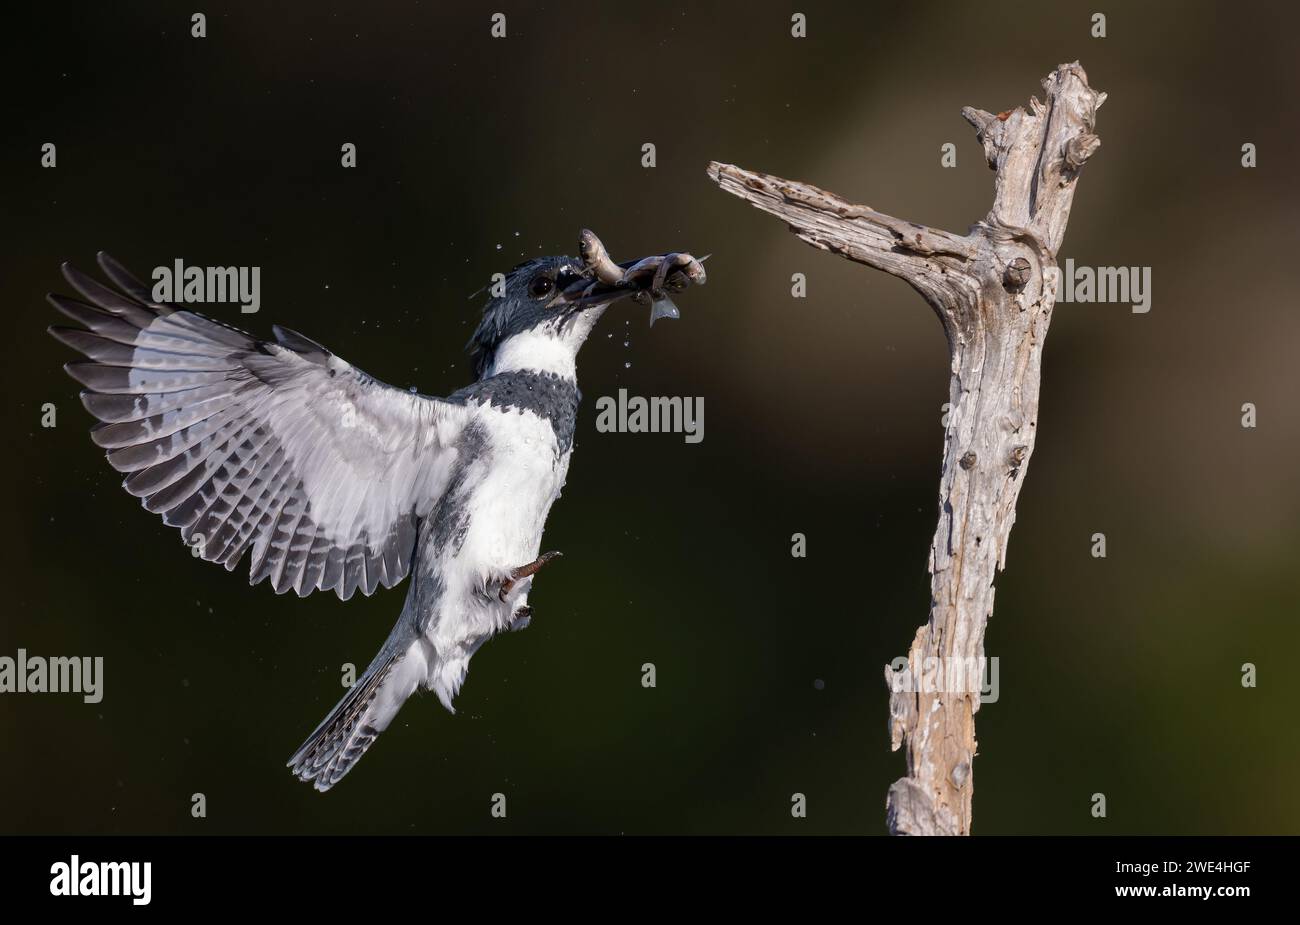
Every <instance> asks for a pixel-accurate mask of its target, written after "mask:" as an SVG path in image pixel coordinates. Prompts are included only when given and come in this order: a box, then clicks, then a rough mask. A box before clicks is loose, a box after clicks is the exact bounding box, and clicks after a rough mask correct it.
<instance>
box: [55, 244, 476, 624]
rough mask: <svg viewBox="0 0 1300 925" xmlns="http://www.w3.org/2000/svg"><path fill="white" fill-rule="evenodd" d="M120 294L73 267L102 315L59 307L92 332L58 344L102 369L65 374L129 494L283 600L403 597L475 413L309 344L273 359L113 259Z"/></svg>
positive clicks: (267, 346) (296, 342)
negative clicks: (159, 295)
mask: <svg viewBox="0 0 1300 925" xmlns="http://www.w3.org/2000/svg"><path fill="white" fill-rule="evenodd" d="M99 265H100V267H101V268H102V269H103V271H104V273H105V274H107V276H108V278H109V279H110V280H111V281H112V282H113V283H114V284H116V286H117V287H118V288H119V289H120V290H121V292H117V291H114V290H112V289H109V288H106V287H105V286H102V285H100V284H99V283H97V282H96V281H94V280H93V279H91V278H89V277H88V276H85V275H84V274H82V273H79V272H78V271H76V270H74V269H72V268H71V267H69V266H67V265H66V264H65V265H64V268H63V273H64V276H65V277H66V278H67V280H68V282H69V283H71V284H72V286H73V287H74V288H76V290H77V291H78V292H79V293H80V294H81V295H82V296H83V297H84V298H85V299H86V300H88V302H89V303H90V304H87V303H86V302H81V301H78V300H76V299H71V298H66V297H63V296H58V295H51V296H50V297H49V299H50V302H51V303H52V304H53V305H54V307H55V308H57V309H58V310H59V311H61V312H62V313H63V314H65V315H67V316H68V317H70V318H73V319H74V320H76V321H78V322H80V323H81V324H82V325H84V326H85V328H84V329H83V328H67V327H53V328H51V329H50V333H51V334H53V335H54V336H55V337H56V338H58V339H59V340H60V341H62V342H63V343H65V344H67V345H68V346H70V347H72V348H73V349H75V350H78V351H80V352H81V353H83V354H85V355H86V357H87V358H89V360H90V362H86V363H80V362H79V363H69V364H68V365H67V366H66V367H65V369H67V371H68V373H69V374H70V375H71V376H72V377H73V378H74V379H76V380H77V381H78V382H80V383H81V384H82V385H84V386H85V387H86V389H85V391H83V392H82V393H81V400H82V403H83V404H84V405H85V406H86V408H87V409H88V410H89V411H90V413H91V414H93V415H94V416H95V417H96V418H98V419H99V421H100V422H101V423H99V424H97V425H95V427H94V428H93V429H92V431H91V437H92V439H93V440H94V441H95V443H97V444H98V445H99V446H101V447H104V448H105V449H106V450H108V461H109V462H110V463H111V464H112V465H113V467H114V468H115V469H117V470H118V471H119V472H124V473H127V478H126V481H125V482H124V483H123V487H125V488H126V490H127V491H128V492H130V493H131V494H132V495H135V496H136V497H139V498H141V499H142V500H143V503H144V506H145V508H146V509H147V510H150V511H153V512H154V513H157V514H161V515H162V516H163V520H164V521H165V522H166V523H168V524H170V525H172V526H174V527H179V528H180V529H181V532H182V535H183V536H184V538H185V541H186V543H187V544H189V545H190V546H191V547H192V549H193V550H194V552H195V554H196V555H201V556H202V557H203V558H204V559H207V560H209V561H211V562H220V563H221V564H223V565H224V566H225V567H226V569H227V570H233V569H234V568H235V566H236V565H237V564H238V563H239V561H240V559H241V558H242V557H243V555H244V553H245V551H247V550H250V549H251V550H252V557H251V565H250V583H253V584H256V583H257V582H259V581H261V580H262V579H264V578H269V579H270V580H271V585H272V586H273V587H274V588H275V591H276V593H277V594H278V593H282V592H284V591H288V590H289V589H290V588H292V589H293V590H294V591H296V592H297V593H298V594H299V595H300V596H305V595H307V594H309V593H311V592H312V591H313V590H315V589H317V588H320V589H333V590H334V591H335V592H337V593H338V595H339V597H340V598H342V599H344V600H347V599H348V598H349V597H351V596H352V593H353V592H354V591H356V590H357V589H358V588H359V589H361V591H362V592H363V593H365V594H371V593H372V592H373V591H374V590H375V588H377V587H378V586H379V585H383V586H384V587H392V586H393V585H394V584H396V583H397V582H399V581H401V580H402V579H403V578H404V577H406V575H407V573H408V572H410V569H411V558H412V555H413V553H414V550H415V543H416V529H417V524H418V521H419V518H420V517H421V516H423V515H425V514H427V513H428V512H429V510H430V509H431V508H432V506H433V505H434V503H436V501H437V500H438V498H439V497H440V496H441V494H442V492H443V490H444V489H445V487H446V484H447V479H448V473H449V470H450V468H451V466H452V464H453V463H454V461H455V457H456V453H457V450H456V446H455V444H456V440H457V437H458V436H459V434H460V432H461V430H462V428H463V426H464V424H465V422H466V418H467V414H468V410H467V409H466V408H465V407H464V406H463V405H458V404H454V403H450V402H446V401H443V400H441V399H437V398H430V397H427V396H422V395H416V394H413V393H410V392H405V391H402V390H401V389H395V388H393V387H392V386H388V385H385V384H383V383H381V382H378V381H376V380H375V379H373V378H371V377H370V376H368V375H366V374H365V373H363V372H361V371H360V370H358V369H355V368H354V367H352V366H351V365H349V364H348V363H345V362H344V361H343V360H341V359H339V358H338V357H336V356H334V354H332V353H330V352H329V351H328V350H326V349H325V348H324V347H322V346H321V345H320V344H317V343H315V342H314V341H311V340H308V339H307V338H305V337H303V336H302V335H300V334H296V333H294V332H293V331H289V330H286V329H284V328H280V327H276V328H275V329H274V330H275V337H276V340H275V342H274V343H272V342H267V341H259V340H256V339H254V338H253V337H250V336H249V335H248V334H246V333H244V332H243V331H240V330H238V329H237V328H233V327H231V326H229V325H225V324H222V323H221V322H218V321H214V320H213V319H211V318H206V317H204V316H203V315H200V314H197V313H195V312H190V311H185V310H181V309H178V308H176V307H175V306H171V305H162V304H158V303H156V302H153V301H152V296H151V294H150V292H149V290H148V289H147V288H146V287H145V285H144V284H143V283H141V282H139V281H138V280H136V279H134V278H133V277H132V276H131V275H130V274H129V273H127V272H126V271H125V270H124V269H122V267H121V266H120V265H119V264H118V263H117V262H116V261H114V260H113V259H112V258H111V257H109V256H108V255H106V254H102V253H101V254H100V255H99Z"/></svg>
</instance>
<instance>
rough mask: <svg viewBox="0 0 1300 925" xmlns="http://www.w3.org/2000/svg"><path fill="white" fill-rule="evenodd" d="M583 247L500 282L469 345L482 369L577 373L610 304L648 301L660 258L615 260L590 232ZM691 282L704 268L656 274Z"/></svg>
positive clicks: (672, 282) (522, 267)
mask: <svg viewBox="0 0 1300 925" xmlns="http://www.w3.org/2000/svg"><path fill="white" fill-rule="evenodd" d="M580 250H581V252H582V256H580V257H537V258H535V259H533V260H529V261H526V262H525V263H521V264H519V265H518V266H516V267H515V268H514V269H513V270H511V271H510V272H509V273H508V274H507V275H506V277H505V280H504V281H498V282H497V284H496V291H497V293H498V294H495V295H493V296H492V297H491V298H490V299H489V300H488V303H487V305H486V306H484V308H483V320H482V321H481V322H479V326H478V329H477V330H475V332H474V335H473V336H472V337H471V338H470V341H469V343H468V344H467V345H466V346H467V349H468V350H469V352H470V355H471V357H472V358H473V363H474V372H475V374H476V375H477V376H479V377H480V378H482V377H484V376H489V375H493V374H494V373H499V372H506V371H509V370H514V369H535V370H539V371H543V372H557V373H561V374H564V375H567V376H572V375H573V367H574V361H575V359H576V357H577V354H578V350H579V348H581V347H582V344H583V342H584V341H586V339H587V335H589V334H590V333H591V329H592V328H593V327H594V326H595V324H596V321H597V320H598V319H599V318H600V316H601V315H602V314H603V313H604V311H605V309H606V308H608V307H609V306H610V305H612V304H613V303H614V302H617V301H619V300H621V299H627V298H637V299H639V300H644V301H649V298H650V290H651V287H652V286H653V285H654V284H655V277H654V273H653V270H654V269H655V261H656V259H657V258H655V257H647V258H642V259H640V260H631V261H628V262H626V263H621V264H615V263H614V262H613V261H612V260H610V259H609V256H608V254H607V253H606V252H605V249H604V247H603V246H602V245H601V244H600V241H599V239H598V238H596V236H595V235H594V234H592V233H591V232H589V231H584V232H583V236H582V242H581V247H580ZM697 265H698V264H697ZM619 275H622V276H623V277H624V278H622V279H616V278H615V277H617V276H619ZM690 281H694V282H702V281H703V275H702V273H701V274H699V276H698V278H695V279H689V278H688V277H687V274H686V273H685V272H683V271H681V270H677V271H676V272H674V273H671V274H667V275H666V277H664V278H661V279H659V280H658V282H659V284H660V285H662V286H663V287H664V288H669V289H674V290H679V289H682V288H685V286H686V285H687V284H688V283H689V282H690Z"/></svg>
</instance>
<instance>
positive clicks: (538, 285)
mask: <svg viewBox="0 0 1300 925" xmlns="http://www.w3.org/2000/svg"><path fill="white" fill-rule="evenodd" d="M554 291H555V281H554V280H553V279H551V278H550V277H549V276H538V277H536V278H535V279H534V280H533V281H532V282H531V283H529V284H528V294H529V295H531V296H532V297H533V298H534V299H544V298H546V297H547V296H548V295H550V294H551V293H552V292H554Z"/></svg>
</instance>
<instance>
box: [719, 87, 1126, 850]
mask: <svg viewBox="0 0 1300 925" xmlns="http://www.w3.org/2000/svg"><path fill="white" fill-rule="evenodd" d="M1043 89H1044V91H1045V100H1044V101H1042V102H1040V101H1039V100H1038V99H1037V98H1031V99H1030V101H1029V104H1028V108H1025V107H1018V108H1016V109H1012V110H1008V111H1006V112H1002V113H999V114H997V115H994V114H992V113H988V112H985V111H983V110H981V109H974V108H971V107H966V108H965V109H963V110H962V116H963V117H964V118H965V119H966V121H967V122H969V123H970V124H971V125H972V126H974V128H975V132H976V136H977V138H978V139H979V141H980V142H981V144H982V145H983V147H984V155H985V157H986V158H987V159H988V164H989V166H990V167H991V168H992V169H993V170H994V171H995V172H996V180H995V183H994V195H993V207H992V208H991V209H990V210H989V213H988V215H987V216H986V217H985V218H984V220H983V221H980V222H978V223H977V224H976V225H974V226H973V227H972V228H971V229H970V231H969V232H968V233H967V234H965V235H956V234H952V233H950V232H947V231H942V230H939V229H935V228H928V227H926V226H924V225H918V224H916V223H914V222H908V221H903V220H901V219H897V218H893V217H892V216H889V215H884V214H882V213H880V212H877V211H875V210H874V209H872V208H871V207H869V206H862V205H855V204H854V203H851V202H848V201H846V200H844V199H841V198H840V197H839V196H836V195H835V194H833V193H828V192H826V191H825V190H822V189H818V188H817V187H815V186H812V185H810V184H807V183H800V182H795V181H789V180H782V179H780V178H779V177H773V176H768V175H766V174H761V173H755V172H753V171H749V170H743V169H741V168H739V167H735V166H733V165H730V164H720V163H717V162H714V163H712V164H710V165H709V170H708V172H709V176H710V178H711V179H713V181H714V182H716V183H717V184H718V185H719V186H721V187H722V189H724V190H726V191H727V192H729V193H732V194H734V195H736V196H739V197H741V198H742V199H746V200H748V201H749V202H751V203H752V204H753V205H754V206H756V207H757V208H759V209H761V210H763V211H765V212H770V213H771V214H773V215H775V216H777V217H778V218H780V219H781V220H782V221H784V222H785V223H786V224H787V225H788V226H789V228H790V230H791V231H792V232H794V234H795V235H797V236H798V237H799V238H800V239H802V240H803V241H806V242H807V243H809V244H811V245H813V246H814V247H818V248H821V249H822V250H828V251H832V252H834V253H837V254H839V255H841V256H843V257H847V258H848V259H850V260H854V261H857V262H858V263H864V264H866V265H867V266H869V267H875V268H876V269H878V270H884V271H885V272H887V273H891V274H893V275H894V276H898V277H900V278H902V279H904V280H906V281H907V282H908V283H910V284H911V285H912V287H913V288H914V289H916V290H917V292H919V293H920V294H921V295H922V296H923V297H924V298H925V300H926V302H928V303H929V304H930V306H931V307H932V308H933V309H934V311H935V313H936V314H937V315H938V316H939V320H940V322H941V323H942V324H943V329H944V333H945V334H946V336H947V338H948V346H949V350H950V353H951V357H952V378H951V383H950V388H949V401H950V402H951V411H950V412H949V416H948V426H947V429H946V432H945V436H944V459H943V471H942V475H941V478H940V484H939V525H938V528H937V529H936V530H935V534H934V540H933V542H932V544H931V547H930V574H931V584H930V588H931V591H930V598H931V599H930V615H929V619H928V620H927V621H926V622H925V623H924V624H923V625H922V626H921V627H920V628H919V629H918V630H917V632H916V637H915V639H914V640H913V641H912V646H911V650H910V652H909V653H908V664H909V669H908V674H909V675H910V679H911V681H910V683H904V679H903V678H900V677H898V674H901V673H895V672H894V671H893V670H892V669H891V668H889V667H886V669H885V677H886V680H887V682H888V683H889V685H890V691H891V693H890V705H889V713H890V738H891V742H892V747H893V749H894V750H898V749H899V748H902V747H904V746H905V747H906V750H907V775H906V776H905V777H903V778H901V779H899V780H898V781H896V782H895V783H894V784H893V786H891V787H890V788H889V794H888V797H887V801H886V818H887V822H888V825H889V829H890V831H891V832H893V833H894V834H899V835H966V834H969V833H970V831H971V795H972V793H973V791H974V781H973V775H972V763H973V761H974V758H975V754H976V739H975V713H976V711H978V709H979V691H978V684H976V685H975V689H974V690H965V691H941V690H939V691H928V690H925V689H924V688H925V685H919V684H918V683H917V682H918V681H919V680H920V679H922V678H924V677H925V676H927V674H931V673H932V671H931V670H930V669H931V666H935V665H950V664H954V660H962V661H961V662H960V663H961V664H967V665H969V664H972V662H971V661H970V660H982V659H983V658H984V630H985V626H986V624H987V622H988V619H989V617H990V616H991V615H992V613H993V594H994V588H993V581H994V577H995V575H996V573H997V571H998V570H1000V569H1002V568H1004V567H1005V565H1006V549H1007V536H1008V534H1009V533H1010V531H1011V525H1012V524H1013V523H1014V522H1015V517H1016V499H1017V497H1018V496H1019V494H1020V486H1021V485H1022V484H1023V482H1024V478H1025V471H1026V468H1027V467H1028V465H1029V459H1030V457H1031V456H1032V455H1033V452H1034V441H1035V437H1036V435H1037V431H1038V389H1039V381H1040V371H1041V366H1042V356H1043V341H1044V339H1045V337H1046V334H1047V327H1048V324H1049V322H1050V321H1051V315H1052V307H1053V304H1054V302H1055V298H1056V291H1055V281H1056V280H1057V279H1059V276H1057V275H1056V274H1055V273H1054V272H1052V271H1054V270H1055V267H1056V254H1057V251H1058V249H1059V248H1060V245H1061V240H1062V238H1063V237H1064V236H1065V227H1066V224H1067V222H1068V220H1069V217H1070V205H1071V202H1072V201H1073V199H1074V188H1075V184H1076V182H1077V181H1078V178H1079V173H1080V170H1081V169H1082V167H1083V165H1084V164H1085V163H1086V162H1087V160H1088V158H1089V157H1091V156H1092V155H1093V154H1094V153H1095V152H1096V150H1097V148H1098V146H1099V145H1100V140H1099V139H1098V138H1097V136H1096V135H1095V134H1093V128H1094V124H1095V119H1096V113H1097V109H1098V108H1099V107H1100V106H1101V104H1102V102H1103V101H1104V100H1105V98H1106V94H1104V93H1098V92H1096V91H1094V90H1092V89H1091V88H1090V87H1089V86H1088V78H1087V75H1086V74H1085V73H1084V71H1083V68H1082V67H1080V66H1079V64H1078V62H1075V63H1073V64H1063V65H1061V66H1060V67H1058V68H1057V69H1056V70H1055V71H1053V72H1052V73H1051V74H1049V75H1048V76H1047V77H1046V78H1045V79H1044V80H1043ZM935 659H938V660H942V661H932V660H935ZM978 664H982V661H980V662H978ZM918 686H920V687H922V690H919V691H918V690H917V689H916V688H917V687H918ZM900 687H904V688H906V689H898V688H900Z"/></svg>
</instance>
